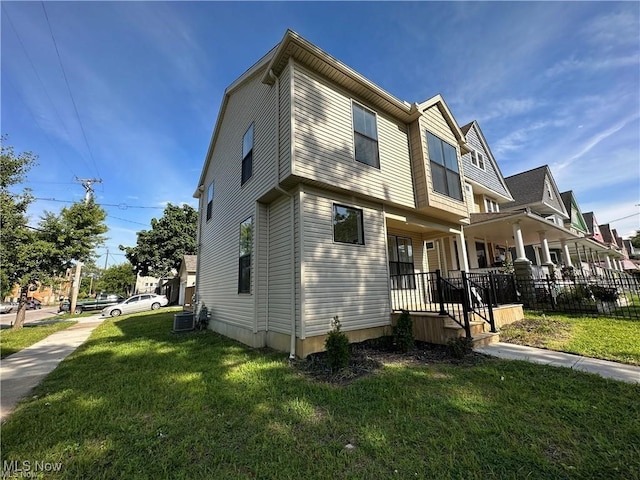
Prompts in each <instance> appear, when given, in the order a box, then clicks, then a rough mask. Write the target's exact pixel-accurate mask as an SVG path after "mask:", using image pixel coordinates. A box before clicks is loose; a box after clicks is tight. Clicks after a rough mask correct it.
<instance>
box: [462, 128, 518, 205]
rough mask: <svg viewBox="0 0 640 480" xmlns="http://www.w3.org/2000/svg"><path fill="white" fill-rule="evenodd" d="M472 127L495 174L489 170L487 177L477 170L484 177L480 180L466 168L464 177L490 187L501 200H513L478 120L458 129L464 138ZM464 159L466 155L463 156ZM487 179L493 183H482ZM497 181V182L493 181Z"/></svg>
mask: <svg viewBox="0 0 640 480" xmlns="http://www.w3.org/2000/svg"><path fill="white" fill-rule="evenodd" d="M472 128H473V131H474V132H475V133H476V137H477V139H478V140H479V141H480V145H481V146H482V149H483V150H484V153H485V155H486V157H487V159H488V160H489V163H490V165H491V168H492V169H493V173H495V175H491V172H488V173H489V175H490V176H489V177H487V175H486V174H485V173H484V172H478V173H480V174H482V176H484V177H485V178H484V179H483V180H484V182H483V181H482V180H479V179H478V178H473V175H472V174H470V172H469V171H468V170H465V174H464V177H465V178H468V179H470V180H472V181H476V182H478V183H481V184H483V186H487V187H489V188H490V189H491V191H492V193H493V194H496V195H498V196H500V197H501V198H502V199H503V200H506V201H509V200H511V201H513V200H514V199H513V196H512V195H511V192H510V191H509V187H508V186H507V182H505V180H504V175H502V171H501V170H500V166H499V165H498V162H497V161H496V159H495V157H494V156H493V152H492V151H491V148H490V147H489V143H488V142H487V139H486V138H485V137H484V134H483V133H482V129H481V128H480V125H479V124H478V122H477V121H476V120H473V121H472V122H469V123H467V124H466V125H464V126H463V127H460V130H461V131H462V133H463V134H464V136H465V140H466V139H467V138H468V136H469V131H470V130H471V129H472ZM467 143H468V144H469V147H472V145H471V143H470V141H467ZM465 159H466V157H465ZM466 160H468V161H470V160H469V159H466ZM487 181H489V182H494V185H492V186H491V185H484V184H485V183H486V182H487ZM495 182H497V183H495ZM499 187H501V189H502V191H498V190H497V189H496V188H499Z"/></svg>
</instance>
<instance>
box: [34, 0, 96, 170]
mask: <svg viewBox="0 0 640 480" xmlns="http://www.w3.org/2000/svg"><path fill="white" fill-rule="evenodd" d="M40 4H41V5H42V10H43V11H44V16H45V19H46V20H47V26H48V27H49V33H50V34H51V40H52V41H53V45H54V47H55V49H56V55H57V57H58V62H59V63H60V68H61V70H62V76H63V77H64V83H65V84H66V86H67V90H68V92H69V97H71V103H72V104H73V109H74V111H75V114H76V118H77V119H78V124H79V125H80V130H81V131H82V137H83V138H84V143H85V145H86V146H87V151H88V152H89V157H90V158H91V161H92V162H93V166H94V168H95V171H96V173H97V174H98V177H100V171H99V170H98V164H97V163H96V160H95V158H94V157H93V152H92V151H91V147H90V146H89V140H88V139H87V134H86V132H85V129H84V125H83V124H82V120H81V119H80V114H79V113H78V106H77V105H76V101H75V99H74V98H73V93H72V92H71V86H70V85H69V80H68V78H67V72H66V71H65V69H64V64H63V63H62V58H61V57H60V51H59V50H58V44H57V43H56V39H55V36H54V34H53V29H52V28H51V22H50V21H49V15H47V9H46V8H45V6H44V2H43V1H41V2H40Z"/></svg>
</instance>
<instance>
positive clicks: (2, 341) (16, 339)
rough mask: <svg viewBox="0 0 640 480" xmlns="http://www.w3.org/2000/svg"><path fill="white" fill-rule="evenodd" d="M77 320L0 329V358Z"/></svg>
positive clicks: (36, 341)
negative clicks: (17, 328) (16, 328)
mask: <svg viewBox="0 0 640 480" xmlns="http://www.w3.org/2000/svg"><path fill="white" fill-rule="evenodd" d="M75 323H77V322H56V323H49V324H43V325H33V326H31V325H28V326H25V327H22V328H21V329H19V330H13V329H11V328H3V329H1V330H0V358H4V357H7V356H9V355H12V354H14V353H16V352H19V351H20V350H22V349H23V348H27V347H29V346H31V345H33V344H34V343H38V342H39V341H40V340H43V339H45V338H47V337H48V336H49V335H51V334H52V333H55V332H57V331H58V330H63V329H65V328H69V327H70V326H71V325H73V324H75Z"/></svg>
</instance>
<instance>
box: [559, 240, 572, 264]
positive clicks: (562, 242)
mask: <svg viewBox="0 0 640 480" xmlns="http://www.w3.org/2000/svg"><path fill="white" fill-rule="evenodd" d="M560 245H561V246H562V255H564V264H565V265H566V266H567V267H571V268H573V263H571V255H570V254H569V245H567V241H566V240H565V239H564V238H563V239H562V240H560Z"/></svg>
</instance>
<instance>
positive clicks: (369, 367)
mask: <svg viewBox="0 0 640 480" xmlns="http://www.w3.org/2000/svg"><path fill="white" fill-rule="evenodd" d="M485 358H486V356H485V355H483V354H480V353H476V352H472V353H470V354H468V355H465V356H464V357H462V358H457V357H455V356H454V355H452V353H451V351H450V349H449V347H447V346H445V345H435V344H431V343H425V342H416V343H415V348H414V349H413V350H411V351H409V352H407V353H401V352H398V351H397V350H395V349H394V347H393V345H392V344H391V342H390V341H385V340H381V339H377V340H374V341H367V342H362V343H358V344H352V345H351V359H350V361H349V365H348V366H347V367H345V368H343V369H342V370H340V371H338V372H331V370H330V369H329V367H328V365H327V354H326V352H321V353H315V354H313V355H309V356H308V357H307V358H305V359H302V360H293V361H291V364H292V366H293V367H294V368H296V369H297V370H298V371H299V372H300V373H302V374H303V375H305V376H306V377H308V378H311V379H313V380H315V381H319V382H324V383H330V384H332V385H348V384H350V383H351V382H353V381H354V380H357V379H358V378H362V377H367V376H369V375H374V374H375V373H376V372H377V371H378V370H380V369H382V368H383V367H384V366H385V365H391V364H396V365H397V364H400V365H406V366H421V365H423V366H424V365H429V364H449V365H459V366H473V365H477V364H478V363H480V362H481V361H482V360H484V359H485Z"/></svg>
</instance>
